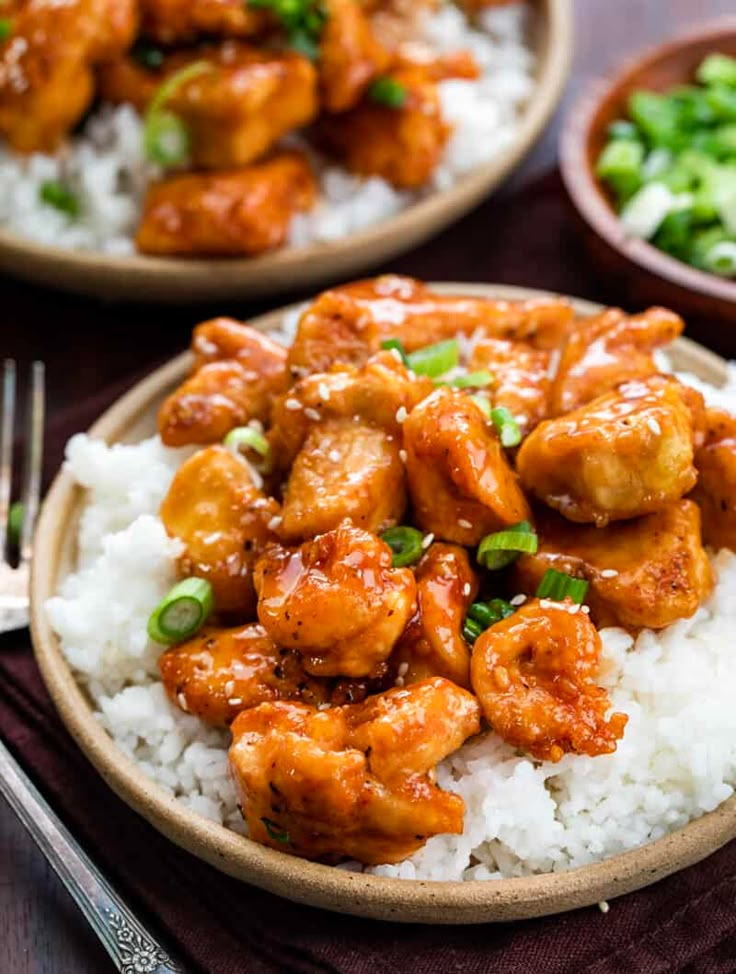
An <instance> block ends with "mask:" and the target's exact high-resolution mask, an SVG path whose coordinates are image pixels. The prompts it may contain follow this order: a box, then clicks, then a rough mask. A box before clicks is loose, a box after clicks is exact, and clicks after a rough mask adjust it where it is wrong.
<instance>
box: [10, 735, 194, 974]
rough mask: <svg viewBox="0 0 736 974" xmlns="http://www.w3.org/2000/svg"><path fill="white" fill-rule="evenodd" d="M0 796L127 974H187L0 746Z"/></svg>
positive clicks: (117, 964) (116, 963)
mask: <svg viewBox="0 0 736 974" xmlns="http://www.w3.org/2000/svg"><path fill="white" fill-rule="evenodd" d="M0 794H2V795H4V796H5V798H6V799H7V801H8V804H9V805H10V807H11V808H12V809H13V811H14V812H15V813H16V815H17V816H18V818H19V819H20V821H21V822H22V823H23V825H25V827H26V828H27V829H28V831H29V832H30V834H31V836H32V837H33V839H34V840H35V842H36V844H37V845H38V846H39V848H40V849H41V851H42V852H43V854H44V855H45V856H46V858H47V860H48V861H49V863H50V865H51V867H52V868H53V870H54V872H55V873H56V874H57V876H58V877H59V879H61V881H62V883H63V884H64V886H66V888H67V890H68V891H69V893H70V894H71V895H72V897H73V899H74V901H75V902H76V904H77V906H78V907H79V909H80V910H81V911H82V913H83V914H84V915H85V917H86V918H87V920H88V922H89V924H90V926H91V927H92V929H93V930H94V931H95V933H96V934H97V936H98V937H99V939H100V940H101V942H102V945H103V946H104V948H105V950H106V951H107V952H108V954H109V955H110V957H111V958H112V960H113V963H114V964H115V966H116V967H117V969H118V970H119V971H121V972H122V974H183V968H181V967H180V966H179V965H178V964H175V963H174V962H173V961H172V960H171V959H170V958H169V957H168V956H167V954H166V952H165V951H164V950H163V948H162V947H161V945H160V944H158V943H157V942H156V940H154V938H153V937H152V936H151V934H150V933H149V932H148V931H147V930H146V928H145V927H144V926H143V924H142V923H141V922H140V920H138V918H137V917H136V916H135V914H134V913H133V911H132V910H131V909H130V908H129V907H128V906H127V905H126V904H125V902H124V901H123V900H122V899H121V898H120V897H119V896H118V894H117V893H116V892H115V890H114V889H113V888H112V887H111V886H110V884H109V883H108V882H107V880H106V879H105V878H104V877H103V876H102V875H101V874H100V872H99V870H98V869H97V867H96V866H95V865H94V863H93V862H92V861H91V860H90V859H89V857H88V856H87V854H86V853H85V852H84V850H83V849H82V848H81V847H80V846H79V845H78V844H77V842H76V841H75V839H73V838H72V836H71V833H70V832H69V830H68V829H67V828H66V826H65V825H64V824H63V823H62V822H61V821H60V819H59V818H58V817H57V816H56V814H55V813H54V812H53V811H52V810H51V808H50V806H49V805H48V803H47V802H46V800H45V799H44V798H43V797H42V795H41V794H40V793H39V791H38V789H37V788H36V787H35V785H34V784H33V783H32V782H31V780H30V779H29V778H28V776H27V775H26V774H25V772H24V771H23V770H22V769H21V767H20V766H19V764H18V763H17V762H16V761H15V759H14V758H13V756H12V755H11V754H10V752H9V751H8V749H7V748H6V747H5V745H4V744H3V742H2V741H0Z"/></svg>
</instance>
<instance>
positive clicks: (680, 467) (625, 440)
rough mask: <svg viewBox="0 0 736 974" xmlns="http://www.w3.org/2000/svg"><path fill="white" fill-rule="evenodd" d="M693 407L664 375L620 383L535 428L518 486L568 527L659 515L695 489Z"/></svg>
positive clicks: (692, 398) (688, 395) (692, 395)
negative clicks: (569, 523)
mask: <svg viewBox="0 0 736 974" xmlns="http://www.w3.org/2000/svg"><path fill="white" fill-rule="evenodd" d="M698 402H699V403H700V406H701V408H702V397H701V396H699V394H698V393H696V392H695V390H692V389H685V387H684V386H681V385H680V384H679V383H678V382H676V381H675V380H674V379H670V378H667V377H665V376H653V377H652V378H650V379H647V380H646V381H643V382H636V381H634V382H627V383H624V384H623V385H622V386H621V387H620V388H619V389H618V390H616V391H615V392H610V393H607V394H606V395H603V396H599V397H598V398H597V399H594V400H593V401H592V402H591V403H588V404H587V405H586V406H582V407H581V408H580V409H577V410H575V411H574V412H571V413H568V415H566V416H561V417H559V418H558V419H551V420H547V421H545V422H544V423H542V424H541V425H540V426H538V427H537V428H536V429H535V430H534V431H533V432H532V433H531V434H530V435H529V436H528V437H527V438H526V439H525V440H524V442H523V443H522V445H521V449H520V450H519V455H518V458H517V467H518V471H519V475H520V477H521V481H522V483H523V485H524V487H525V488H526V489H527V490H529V491H531V493H533V494H534V495H535V496H536V497H538V498H539V499H540V500H542V501H544V502H545V503H546V504H548V505H549V506H550V507H552V508H554V509H555V510H558V511H560V513H561V514H563V515H564V516H565V517H566V518H568V519H569V520H570V521H580V522H593V523H595V524H597V525H599V526H602V525H605V524H607V523H608V522H609V521H620V520H624V519H626V518H632V517H638V516H640V515H642V514H652V513H654V512H655V511H658V510H661V509H662V508H663V507H665V506H666V505H667V504H668V503H670V502H671V501H675V500H679V498H680V497H682V496H683V495H684V494H686V493H687V492H688V491H689V490H691V489H692V487H693V486H694V484H695V480H696V476H697V475H696V471H695V466H694V465H693V440H694V436H695V431H696V423H697V421H698V420H697V417H696V416H695V414H694V409H693V408H691V407H692V406H693V405H695V407H696V410H697V404H698Z"/></svg>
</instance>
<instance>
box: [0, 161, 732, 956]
mask: <svg viewBox="0 0 736 974" xmlns="http://www.w3.org/2000/svg"><path fill="white" fill-rule="evenodd" d="M391 269H393V270H401V271H402V272H406V273H413V274H417V275H418V276H422V277H424V278H427V279H435V280H441V279H444V280H451V279H454V280H476V281H478V280H480V281H483V280H485V281H504V282H506V283H515V284H526V285H529V286H537V287H546V288H551V289H554V290H559V291H564V292H567V293H571V294H579V295H581V296H585V297H589V298H593V299H595V298H598V299H601V300H606V301H609V302H610V301H613V302H618V303H620V302H621V300H622V299H621V297H619V298H618V299H616V297H615V296H611V295H608V294H607V293H606V285H605V282H601V281H597V280H596V279H595V277H594V276H593V275H592V273H591V270H590V268H589V267H588V265H587V263H586V261H585V258H584V256H583V254H582V252H581V250H580V245H579V239H578V236H577V234H576V232H575V228H574V226H573V225H572V222H571V217H570V211H569V208H568V205H567V203H566V201H565V199H564V194H563V193H562V189H561V185H560V182H559V179H558V177H557V176H556V175H552V176H549V177H546V178H544V179H542V180H540V181H538V182H537V183H536V184H534V185H533V186H532V187H527V188H526V189H525V190H524V191H523V193H521V194H520V195H517V196H515V197H511V198H506V199H504V200H501V201H491V202H489V203H486V204H485V205H484V206H482V207H480V208H479V209H478V210H476V211H475V213H473V214H472V215H471V216H470V217H468V218H466V219H465V220H463V221H462V222H461V223H460V224H458V225H457V226H456V227H454V228H452V229H451V230H449V231H447V232H446V233H445V234H443V235H442V236H441V237H440V238H438V239H437V240H435V241H433V242H432V243H430V244H428V245H426V246H424V247H422V248H420V249H419V250H417V251H415V252H414V253H413V254H412V255H410V256H409V257H405V258H402V259H401V260H399V261H395V262H394V263H393V264H392V268H391ZM190 313H191V312H190ZM134 379H135V377H133V378H130V377H129V378H128V379H127V380H126V381H125V382H123V383H121V384H119V385H118V386H115V387H110V388H107V389H105V390H103V391H101V392H100V394H99V395H98V396H96V397H95V398H94V399H92V400H86V401H85V402H83V403H80V404H79V405H77V406H75V407H74V408H73V409H70V410H67V411H66V412H64V413H61V414H58V415H57V416H55V417H54V418H53V419H52V421H51V422H50V423H49V425H48V430H47V453H46V461H47V469H46V473H47V477H48V476H50V475H51V474H53V472H54V471H55V470H56V469H58V466H59V463H60V461H61V458H62V455H63V447H64V443H65V441H66V439H67V438H68V437H69V436H70V435H71V434H72V433H74V432H76V431H78V430H81V429H85V428H86V427H87V426H89V425H90V423H91V422H92V421H93V420H94V419H95V418H96V417H97V416H98V415H99V413H100V412H101V411H102V410H103V409H104V408H105V407H106V406H107V405H109V404H110V403H111V402H113V401H114V400H115V399H116V398H117V397H118V396H119V395H120V394H121V393H122V392H123V391H124V389H125V387H127V386H128V385H130V384H132V381H134ZM0 736H2V738H3V739H4V740H5V741H6V742H7V743H8V745H9V746H10V747H11V749H12V750H13V751H14V753H15V755H16V756H17V757H18V758H19V760H20V761H21V762H22V764H23V765H24V766H25V768H26V770H27V771H28V772H29V773H30V774H31V776H32V777H33V778H34V780H35V781H36V783H37V785H38V786H39V787H40V789H41V790H42V791H43V792H44V794H45V795H46V797H47V798H48V799H49V801H50V802H51V804H52V805H53V806H54V808H55V809H56V810H57V811H58V812H59V814H60V815H61V816H62V818H63V819H64V820H65V822H66V824H67V825H68V826H69V827H70V829H71V830H72V832H73V833H74V835H75V836H76V837H77V838H78V839H79V841H80V842H81V843H82V845H83V846H84V847H85V848H86V850H87V851H88V852H89V853H90V854H91V856H92V857H93V858H94V860H95V861H96V862H97V864H98V866H99V867H100V868H101V869H102V870H103V872H104V873H105V874H106V875H107V876H108V877H109V878H110V880H111V881H112V882H113V883H114V884H115V885H116V886H117V888H118V889H119V890H120V892H121V893H122V894H123V895H124V896H125V897H127V898H128V900H129V901H130V903H131V905H132V906H133V907H134V908H136V909H137V910H138V911H139V912H140V913H141V915H142V916H143V918H144V919H145V920H146V921H147V922H148V923H149V925H150V926H151V928H152V929H153V930H155V931H156V932H157V933H158V934H159V935H160V936H161V937H162V939H163V940H164V941H167V942H168V944H169V946H170V947H171V949H172V951H173V952H174V953H175V954H176V955H177V956H178V957H180V958H181V960H182V961H183V962H184V963H185V964H187V965H188V966H189V968H190V969H191V970H194V971H197V970H200V971H206V972H208V974H243V972H247V974H278V972H295V974H318V972H321V974H363V972H366V974H368V972H370V974H389V972H394V971H401V972H407V974H414V972H416V974H425V972H426V974H430V972H441V974H452V972H463V974H475V972H478V974H480V972H487V971H494V972H504V974H535V972H544V974H569V972H586V974H665V972H672V971H679V972H683V974H684V972H687V974H729V972H733V971H734V970H736V842H732V843H731V844H730V845H728V846H726V847H725V848H724V849H723V850H721V851H720V852H718V853H716V854H715V855H713V856H711V857H710V858H708V859H707V860H705V861H704V862H703V863H701V864H699V865H697V866H694V867H692V868H690V869H687V870H685V871H684V872H681V873H679V874H677V875H676V876H673V877H670V878H669V879H666V880H663V881H661V882H659V883H657V884H656V885H655V886H652V887H650V888H648V889H646V890H642V891H641V892H638V893H634V894H631V895H629V896H627V897H623V898H621V899H619V900H615V901H613V902H612V903H611V904H610V910H609V912H608V913H605V914H604V913H602V912H601V911H600V910H599V909H598V908H597V907H591V908H589V909H585V910H578V911H576V912H573V913H568V914H565V915H563V916H557V917H549V918H545V919H539V920H532V921H526V922H523V923H516V924H498V925H493V924H487V925H481V926H472V927H443V926H439V925H437V926H419V925H412V926H403V925H398V924H387V923H378V922H373V921H368V920H362V919H357V918H353V917H347V916H339V915H336V914H330V913H326V912H322V911H319V910H315V909H312V908H309V907H305V906H300V905H296V904H293V903H290V902H288V901H286V900H282V899H279V898H277V897H275V896H273V895H271V894H269V893H265V892H262V891H260V890H258V889H255V888H253V887H249V886H247V885H245V884H244V883H239V882H237V881H235V880H233V879H230V878H228V877H226V876H224V875H222V874H220V873H218V872H216V871H215V870H214V869H212V868H211V867H210V866H207V865H205V864H204V863H202V862H199V861H198V860H197V859H195V858H194V857H193V856H191V855H189V854H188V853H186V852H183V851H182V850H180V849H178V848H176V847H175V846H174V845H172V844H171V843H169V842H168V840H166V839H164V838H163V837H162V836H160V835H159V834H158V833H157V832H156V831H155V830H154V829H153V828H152V827H151V826H149V825H148V823H147V822H145V821H144V820H143V819H142V818H140V817H139V816H138V815H137V814H135V813H134V812H132V811H131V810H130V809H129V808H127V806H126V805H125V804H124V803H123V802H121V801H120V800H119V799H118V798H116V797H115V795H114V794H113V793H112V792H111V791H110V790H109V789H108V788H107V786H106V785H105V784H104V782H103V781H102V779H101V778H99V777H98V775H97V774H96V772H95V771H94V770H93V768H92V766H91V765H90V764H89V763H88V762H87V760H86V759H85V757H84V756H83V755H82V753H81V752H80V751H79V750H78V748H77V747H76V745H75V744H74V742H73V741H72V740H71V738H70V737H69V736H68V734H67V733H66V731H65V730H64V728H63V726H62V725H61V723H60V721H59V719H58V717H57V715H56V712H55V709H54V707H53V704H52V703H51V701H50V699H49V697H48V694H47V693H46V690H45V688H44V686H43V683H42V681H41V678H40V675H39V673H38V670H37V668H36V665H35V663H34V661H33V656H32V653H31V647H30V638H29V634H28V632H27V631H23V632H18V633H10V634H7V635H5V636H2V637H0Z"/></svg>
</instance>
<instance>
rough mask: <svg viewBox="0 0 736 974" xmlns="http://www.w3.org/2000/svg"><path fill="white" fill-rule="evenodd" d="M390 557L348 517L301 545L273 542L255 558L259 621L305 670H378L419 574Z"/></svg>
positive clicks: (407, 613)
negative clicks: (393, 562)
mask: <svg viewBox="0 0 736 974" xmlns="http://www.w3.org/2000/svg"><path fill="white" fill-rule="evenodd" d="M391 558H392V555H391V549H390V548H389V546H388V545H387V544H385V543H384V542H383V541H381V539H380V538H377V537H376V536H375V535H373V534H369V533H368V532H367V531H361V530H360V529H359V528H356V527H354V526H353V525H352V524H351V523H350V522H349V521H346V522H345V523H344V524H342V525H340V527H339V528H336V529H335V530H334V531H329V532H327V533H326V534H322V535H319V536H318V537H317V538H315V539H314V540H312V541H307V542H305V543H304V544H303V545H302V546H301V547H300V548H297V549H296V550H293V549H288V548H282V547H279V546H277V545H274V546H272V547H270V548H269V549H268V550H267V551H266V553H265V554H264V555H263V557H262V558H261V559H260V561H259V562H258V564H257V565H256V575H255V584H256V590H257V592H258V618H259V620H260V622H261V625H262V626H263V627H264V629H265V630H266V631H267V632H268V634H269V635H270V636H271V638H272V639H274V640H275V641H276V642H277V643H278V644H279V645H280V646H288V647H289V648H293V649H296V650H298V651H299V652H300V653H301V654H302V655H303V656H304V668H305V669H306V670H307V672H308V673H313V674H315V675H317V676H372V675H377V674H380V673H381V672H383V670H384V669H385V661H386V660H387V659H388V657H389V656H390V655H391V650H392V649H393V648H394V645H395V643H396V641H397V640H398V638H399V636H400V635H401V633H402V632H403V630H404V627H405V626H406V623H407V622H408V621H409V619H410V618H411V617H412V615H413V614H414V612H415V610H416V585H415V583H414V575H413V574H412V572H411V571H410V570H409V569H408V568H392V567H391Z"/></svg>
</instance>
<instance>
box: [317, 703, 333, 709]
mask: <svg viewBox="0 0 736 974" xmlns="http://www.w3.org/2000/svg"><path fill="white" fill-rule="evenodd" d="M331 707H332V704H331V703H320V704H317V710H329V709H330V708H331Z"/></svg>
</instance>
